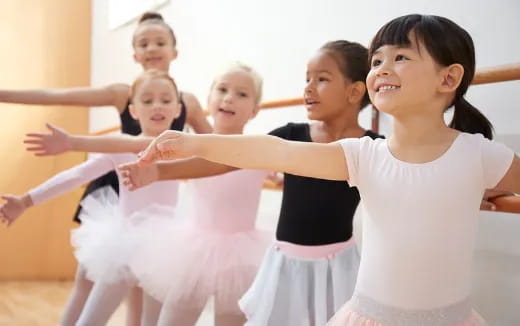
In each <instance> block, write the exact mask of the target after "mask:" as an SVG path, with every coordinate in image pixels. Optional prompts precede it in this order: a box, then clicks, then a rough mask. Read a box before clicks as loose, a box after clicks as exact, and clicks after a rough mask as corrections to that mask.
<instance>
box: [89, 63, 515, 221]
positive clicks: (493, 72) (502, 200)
mask: <svg viewBox="0 0 520 326" xmlns="http://www.w3.org/2000/svg"><path fill="white" fill-rule="evenodd" d="M512 80H520V62H518V63H511V64H504V65H499V66H493V67H487V68H480V69H478V70H477V71H476V73H475V78H473V82H472V84H473V85H483V84H492V83H499V82H505V81H512ZM303 104H304V101H303V98H302V97H294V98H287V99H281V100H274V101H267V102H263V103H261V104H260V108H261V109H262V110H268V109H279V108H288V107H292V106H300V105H303ZM205 113H206V114H209V113H208V112H207V111H205ZM120 129H121V127H120V126H113V127H110V128H106V129H103V130H99V131H96V132H92V133H91V135H94V136H99V135H104V134H108V133H111V132H115V131H119V130H120ZM372 130H373V131H375V132H378V130H379V111H378V110H376V109H375V108H374V107H372ZM264 189H267V190H278V191H279V190H281V189H282V186H280V185H277V184H275V183H274V182H272V181H270V180H266V181H265V183H264ZM492 202H493V203H494V204H495V205H496V211H500V212H507V213H520V196H503V197H498V198H495V199H493V200H492Z"/></svg>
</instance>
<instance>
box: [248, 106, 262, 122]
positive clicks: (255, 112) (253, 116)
mask: <svg viewBox="0 0 520 326" xmlns="http://www.w3.org/2000/svg"><path fill="white" fill-rule="evenodd" d="M258 112H260V104H257V105H255V108H254V109H253V112H251V117H250V118H249V120H251V119H253V118H255V117H256V116H257V115H258Z"/></svg>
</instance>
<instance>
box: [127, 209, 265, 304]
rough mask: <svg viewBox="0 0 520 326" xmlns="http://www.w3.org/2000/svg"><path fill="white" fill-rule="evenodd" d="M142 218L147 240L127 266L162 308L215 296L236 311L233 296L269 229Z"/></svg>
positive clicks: (248, 278)
mask: <svg viewBox="0 0 520 326" xmlns="http://www.w3.org/2000/svg"><path fill="white" fill-rule="evenodd" d="M144 224H145V227H144V230H145V233H146V234H147V237H148V238H149V240H143V242H142V243H143V246H141V247H140V248H139V249H138V251H137V253H136V255H135V257H134V258H133V259H132V261H131V270H132V273H133V274H134V275H135V276H136V278H137V280H138V284H139V286H140V287H142V288H143V290H144V291H145V292H146V293H147V294H149V295H151V296H152V297H154V298H155V299H157V300H159V301H160V302H162V303H163V309H169V307H172V308H177V307H179V306H181V307H186V305H193V304H195V305H198V306H201V305H204V303H205V302H206V301H207V299H208V298H209V297H210V296H215V300H216V301H217V302H218V303H219V306H220V307H221V309H222V310H223V311H224V312H231V313H239V312H240V310H239V308H238V300H239V299H240V297H241V296H242V295H243V294H244V293H245V291H246V290H247V289H248V288H249V286H250V285H251V283H252V281H253V279H254V277H255V275H256V272H257V270H258V267H259V265H260V262H261V260H262V257H263V255H264V253H265V250H266V248H267V246H268V245H269V243H271V242H272V235H271V234H270V233H268V232H264V231H259V230H255V229H253V230H248V231H240V232H222V231H217V230H213V229H207V228H206V229H203V228H200V227H197V226H196V225H192V224H191V223H189V222H185V221H182V220H180V221H179V220H176V221H168V220H165V219H162V220H160V219H157V220H155V221H152V220H149V221H147V222H146V223H144Z"/></svg>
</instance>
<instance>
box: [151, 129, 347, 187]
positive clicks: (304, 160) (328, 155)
mask: <svg viewBox="0 0 520 326" xmlns="http://www.w3.org/2000/svg"><path fill="white" fill-rule="evenodd" d="M190 156H198V157H201V158H204V159H207V160H209V161H213V162H217V163H221V164H225V165H230V166H235V167H238V168H244V169H259V170H270V171H279V172H286V173H290V174H295V175H301V176H308V177H314V178H320V179H330V180H348V171H347V165H346V161H345V155H344V153H343V149H342V148H341V145H340V144H338V143H330V144H320V143H307V142H295V141H286V140H283V139H280V138H278V137H274V136H243V135H241V136H237V135H234V136H228V135H226V136H224V135H190V134H186V133H181V132H175V131H166V132H163V133H162V134H161V135H160V136H159V137H157V138H156V139H155V140H154V141H153V142H152V143H151V144H150V146H148V148H147V149H146V150H145V151H144V153H143V155H142V157H141V164H149V163H151V162H153V161H155V160H161V159H169V158H179V157H190Z"/></svg>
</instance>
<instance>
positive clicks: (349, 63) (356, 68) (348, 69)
mask: <svg viewBox="0 0 520 326" xmlns="http://www.w3.org/2000/svg"><path fill="white" fill-rule="evenodd" d="M320 50H323V51H327V52H330V54H331V55H332V57H333V58H334V60H335V61H336V62H337V64H338V66H339V68H340V71H341V72H342V74H343V77H345V79H347V80H351V81H353V82H357V81H360V82H363V83H366V79H367V75H368V71H369V70H370V66H369V64H368V49H367V48H366V47H364V46H363V45H361V44H359V43H355V42H349V41H345V40H338V41H332V42H327V43H325V45H323V46H322V47H321V48H320ZM369 103H370V98H369V97H368V92H367V91H366V90H365V95H364V96H363V99H362V100H361V108H364V107H365V106H367V105H368V104H369Z"/></svg>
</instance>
